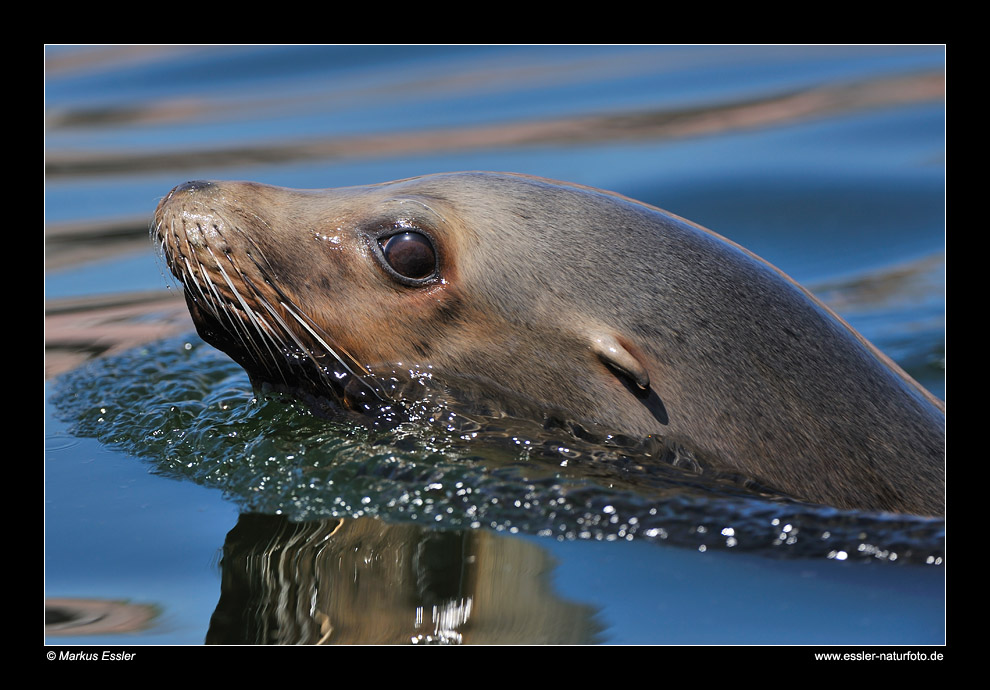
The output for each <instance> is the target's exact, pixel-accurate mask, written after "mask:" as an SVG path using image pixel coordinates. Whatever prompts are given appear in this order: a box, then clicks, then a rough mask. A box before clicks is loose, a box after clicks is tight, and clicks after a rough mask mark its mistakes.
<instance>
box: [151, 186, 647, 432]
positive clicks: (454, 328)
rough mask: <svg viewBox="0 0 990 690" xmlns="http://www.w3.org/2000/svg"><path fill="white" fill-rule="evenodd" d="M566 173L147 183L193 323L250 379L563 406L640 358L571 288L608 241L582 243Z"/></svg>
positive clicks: (351, 392) (594, 401)
mask: <svg viewBox="0 0 990 690" xmlns="http://www.w3.org/2000/svg"><path fill="white" fill-rule="evenodd" d="M555 191H556V192H557V194H556V197H560V198H554V196H555V195H554V194H553V192H555ZM569 191H570V190H567V189H566V188H562V187H559V186H556V185H552V184H550V183H548V182H545V181H541V180H537V179H535V178H526V177H522V176H518V177H516V176H496V175H487V174H478V175H472V174H460V175H452V176H433V177H426V178H414V179H410V180H404V181H399V182H394V183H386V184H381V185H372V186H367V187H352V188H344V189H336V190H317V191H312V190H310V191H307V190H289V189H283V188H278V187H272V186H267V185H261V184H257V183H251V182H202V181H196V182H188V183H185V184H183V185H179V186H178V187H176V188H175V189H173V190H172V191H171V192H170V193H169V194H168V196H166V197H165V198H164V199H163V200H162V202H161V203H160V204H159V207H158V209H157V211H156V217H155V224H154V229H155V233H156V238H157V240H158V242H159V243H160V244H161V246H162V249H163V253H164V255H165V256H166V258H167V260H168V264H169V266H170V268H171V270H172V272H173V273H174V274H175V275H176V276H177V277H178V278H179V279H180V280H181V281H182V283H183V285H184V287H185V294H186V297H187V302H188V304H189V308H190V311H191V313H192V315H193V318H194V321H195V323H196V326H197V329H198V330H199V332H200V334H201V335H202V337H203V338H204V339H205V340H206V341H207V342H210V343H211V344H213V345H215V346H216V347H218V348H220V349H222V350H224V351H225V352H227V353H228V354H229V355H230V356H231V357H233V358H234V359H235V360H236V361H237V362H238V363H240V364H241V365H242V366H243V367H244V368H245V369H246V370H247V371H248V372H249V373H250V374H251V376H252V378H253V379H254V380H255V381H257V382H265V383H268V384H270V385H273V386H276V387H283V388H285V389H288V390H292V391H293V392H294V393H297V394H299V393H301V394H303V395H304V396H306V397H307V398H309V399H314V398H326V399H327V400H330V401H334V402H337V403H340V404H342V405H343V406H344V407H346V408H349V409H360V408H362V407H368V406H373V405H376V404H378V405H380V404H381V403H382V402H386V403H388V404H391V403H393V402H395V401H396V399H397V398H402V397H405V396H409V395H415V394H416V393H415V389H416V388H417V387H419V388H421V389H422V390H423V391H424V392H425V391H426V390H429V391H431V392H433V393H436V392H437V391H439V390H442V391H444V394H445V395H447V396H448V397H456V398H458V399H460V400H461V401H462V402H463V401H464V400H466V399H471V400H473V401H474V402H475V403H478V404H482V405H484V406H488V407H498V406H505V405H508V406H510V407H521V408H531V409H539V410H544V411H549V412H551V413H559V414H562V415H563V414H567V415H570V414H571V413H570V410H572V409H581V410H586V411H589V412H590V411H593V410H594V409H596V408H603V409H606V408H607V407H608V405H609V404H610V403H609V401H608V398H609V396H610V394H611V395H614V396H620V395H627V394H628V391H627V389H628V388H629V387H630V382H631V384H632V385H631V387H632V388H633V389H636V390H640V391H642V390H645V389H646V388H647V386H648V382H649V374H648V373H647V371H646V370H645V368H644V367H642V366H641V365H640V364H639V362H638V361H637V360H636V359H635V357H633V356H632V355H631V354H629V352H627V351H626V347H630V348H631V346H628V345H626V344H624V343H623V342H622V340H621V338H620V336H618V335H617V334H616V333H614V332H613V331H612V330H610V329H609V328H608V327H607V326H606V325H605V324H603V323H601V322H600V321H599V317H598V314H597V313H596V312H597V311H601V310H596V309H593V308H591V305H589V304H587V301H586V300H580V299H578V300H574V299H572V297H573V294H574V291H575V289H576V288H575V285H580V284H583V283H587V282H588V281H589V279H590V278H592V277H594V276H595V275H597V274H598V273H600V272H601V270H602V267H603V264H605V263H607V262H608V261H615V260H616V259H615V257H614V255H613V256H612V257H611V258H606V257H605V256H596V255H595V254H596V251H595V250H596V244H597V243H595V242H591V243H589V238H588V235H587V232H586V231H584V230H582V229H581V228H582V224H584V223H586V216H585V215H584V214H585V213H587V212H588V210H587V209H586V208H585V209H582V208H580V207H575V204H574V200H573V199H570V200H569V199H568V198H567V196H568V193H565V194H563V195H562V194H560V192H569ZM571 193H572V192H571ZM580 194H586V192H581V193H580ZM534 208H536V209H539V211H540V212H539V213H538V214H536V213H534ZM598 249H600V248H598ZM534 265H537V266H541V267H542V268H541V269H540V270H538V271H537V272H535V273H534V271H533V269H532V267H533V266H534ZM578 289H585V288H578ZM605 311H606V312H607V311H609V310H605ZM610 367H611V368H610ZM615 372H621V373H622V377H620V378H617V377H616V375H615ZM599 379H600V380H599ZM610 389H614V390H611V391H610ZM661 414H662V412H661ZM582 416H583V417H586V419H585V421H587V422H607V421H608V418H607V416H605V418H604V419H600V418H597V417H596V415H594V414H584V415H582ZM651 416H652V415H651ZM653 419H654V420H655V419H656V417H655V416H653ZM575 421H580V420H575Z"/></svg>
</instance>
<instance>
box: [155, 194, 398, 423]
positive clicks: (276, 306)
mask: <svg viewBox="0 0 990 690" xmlns="http://www.w3.org/2000/svg"><path fill="white" fill-rule="evenodd" d="M212 189H213V185H212V183H209V182H188V183H185V184H183V185H179V186H178V187H176V188H175V189H173V190H172V191H171V192H170V193H169V194H168V196H166V197H165V198H164V199H163V200H162V202H161V203H160V204H159V206H158V208H157V210H156V212H155V219H154V222H153V225H152V228H151V233H152V237H153V239H154V240H155V241H156V243H157V244H158V246H159V249H160V252H161V255H162V256H163V257H164V259H165V262H166V264H167V265H168V267H169V270H170V271H171V272H172V274H173V275H174V276H175V277H176V278H177V279H178V280H179V282H180V283H181V284H182V287H183V292H184V294H185V298H186V304H187V305H188V308H189V312H190V314H191V316H192V318H193V322H194V324H195V325H196V330H197V332H198V333H199V335H200V337H202V338H203V340H205V341H206V342H208V343H210V344H211V345H213V346H214V347H216V348H218V349H220V350H222V351H223V352H225V353H226V354H227V355H229V356H230V357H231V358H232V359H234V360H235V361H236V362H237V363H238V364H240V365H241V366H242V367H243V368H244V369H245V370H246V371H247V373H248V375H249V376H250V377H251V380H252V383H253V384H254V385H255V386H256V387H260V388H264V389H270V390H275V391H277V392H282V393H288V394H291V395H293V396H296V397H300V398H303V399H306V400H307V401H308V402H310V404H311V406H312V407H313V408H314V409H316V410H322V411H326V412H328V413H329V414H331V415H334V414H335V413H336V412H339V411H344V410H353V411H361V412H367V411H369V410H371V409H374V408H380V407H382V406H384V405H387V404H390V403H391V400H390V399H389V396H388V395H387V394H386V393H385V391H384V389H383V388H382V386H381V385H380V384H379V383H378V382H377V380H376V379H375V378H374V377H373V376H372V375H371V374H370V373H369V372H368V371H366V370H365V368H364V367H362V366H361V364H360V363H359V362H357V361H356V360H355V359H354V358H353V357H352V356H351V355H350V354H348V353H347V352H346V351H345V350H344V349H343V348H342V347H340V345H339V344H338V343H336V342H335V340H334V338H333V336H332V335H331V334H329V333H327V332H326V330H325V329H323V328H322V327H320V326H319V325H318V324H317V323H316V322H315V321H314V320H313V319H312V318H310V317H309V316H308V315H307V314H306V312H305V310H304V309H302V308H301V307H300V306H299V305H298V304H296V302H295V301H294V300H293V299H292V298H291V296H290V295H289V294H288V293H287V292H286V291H285V290H284V289H282V288H281V287H280V286H279V284H278V280H277V278H276V276H275V272H274V271H273V270H272V269H271V264H270V262H269V261H268V259H267V258H266V256H265V253H264V252H263V251H262V249H261V248H260V247H259V246H258V244H257V243H256V242H254V241H253V240H252V238H251V233H250V232H248V231H246V230H244V229H242V228H241V226H240V223H239V221H238V219H236V218H234V217H233V216H232V215H231V214H226V213H224V212H223V211H221V210H218V207H219V204H216V203H210V202H209V201H208V196H209V193H210V192H211V190H212Z"/></svg>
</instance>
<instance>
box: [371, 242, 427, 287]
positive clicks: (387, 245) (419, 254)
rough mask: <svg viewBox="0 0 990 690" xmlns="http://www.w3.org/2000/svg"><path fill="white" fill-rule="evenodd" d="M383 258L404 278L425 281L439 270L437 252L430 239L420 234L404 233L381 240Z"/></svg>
mask: <svg viewBox="0 0 990 690" xmlns="http://www.w3.org/2000/svg"><path fill="white" fill-rule="evenodd" d="M380 244H381V248H382V256H383V257H384V258H385V261H386V262H387V263H388V265H389V267H390V268H391V269H392V270H393V271H395V272H396V273H397V274H399V276H400V277H402V278H407V279H409V280H423V279H424V278H429V277H430V276H431V275H433V273H434V271H436V268H437V252H436V249H434V248H433V243H432V242H431V241H430V239H429V238H428V237H427V236H426V235H423V234H421V233H418V232H402V233H399V234H396V235H392V236H391V237H386V238H384V239H382V240H380Z"/></svg>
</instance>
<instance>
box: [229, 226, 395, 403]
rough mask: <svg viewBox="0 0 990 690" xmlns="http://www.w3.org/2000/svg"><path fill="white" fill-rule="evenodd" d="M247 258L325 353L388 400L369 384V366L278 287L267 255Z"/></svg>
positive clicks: (318, 367) (245, 276)
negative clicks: (319, 328)
mask: <svg viewBox="0 0 990 690" xmlns="http://www.w3.org/2000/svg"><path fill="white" fill-rule="evenodd" d="M248 242H249V244H251V245H252V246H255V247H256V243H254V242H253V241H252V240H250V239H249V240H248ZM246 255H247V257H248V259H250V261H251V262H252V263H253V264H254V266H255V268H257V269H258V272H259V273H260V274H261V275H262V277H263V278H265V284H266V285H268V286H269V287H270V288H271V289H272V290H273V291H274V292H275V294H276V295H277V296H278V297H279V304H280V305H281V306H282V308H283V309H284V310H285V311H286V313H287V314H289V315H290V316H291V317H292V318H293V319H295V321H296V322H297V323H298V324H299V325H300V326H302V327H303V328H304V329H305V330H306V332H307V333H309V335H310V336H311V337H312V338H313V339H314V340H315V341H316V342H317V344H318V345H319V346H320V347H321V348H322V349H323V350H324V351H325V352H327V353H328V354H329V355H330V356H332V357H333V358H334V359H335V360H337V362H338V363H339V364H340V366H342V367H343V368H344V370H345V371H346V372H347V373H348V374H350V375H351V376H353V377H354V378H355V379H356V380H358V381H360V382H361V383H362V384H364V385H365V387H367V388H368V389H369V390H370V391H371V392H372V393H374V394H375V395H376V396H377V397H379V398H382V399H385V400H387V399H388V396H387V395H386V394H385V393H384V391H382V390H381V389H380V388H379V387H377V386H375V385H372V384H371V383H370V382H369V380H374V378H373V377H372V376H371V373H370V372H368V371H367V369H365V367H364V366H362V365H361V363H360V362H359V361H358V360H357V359H356V358H355V357H354V356H352V355H351V354H350V353H349V352H347V350H345V349H344V348H343V347H341V346H340V345H339V344H338V343H336V342H334V344H333V345H331V344H330V342H331V341H333V340H334V339H333V338H332V337H331V336H330V335H329V334H328V333H327V332H326V331H323V332H322V334H321V333H318V332H317V330H316V328H315V323H314V322H313V320H312V319H311V318H310V317H309V316H306V315H305V313H304V312H303V310H302V309H301V308H300V307H299V306H298V305H296V304H295V302H294V301H293V300H292V299H291V298H290V297H289V296H288V295H287V294H286V293H285V291H283V290H282V289H281V288H280V287H279V286H278V284H277V281H276V280H274V279H273V276H272V275H269V273H268V271H267V270H266V268H267V269H270V270H271V271H272V273H274V269H272V267H271V264H270V262H268V259H267V257H265V254H264V252H263V251H261V250H260V249H258V251H257V252H246ZM257 256H261V257H263V258H264V259H265V262H266V264H268V265H267V267H266V266H263V265H261V264H260V263H259V261H258V259H257V258H256V257H257ZM242 277H243V279H244V281H245V283H247V284H248V285H249V286H250V287H251V289H252V290H253V291H254V293H255V294H256V295H258V297H259V298H260V299H261V300H262V303H263V304H264V306H265V307H266V308H267V309H268V310H269V311H270V312H271V313H272V316H274V317H275V318H276V319H278V321H279V323H280V324H281V326H282V328H283V329H285V330H286V331H287V332H289V333H290V335H292V336H293V337H294V334H293V333H292V329H291V328H289V325H288V324H287V323H286V322H285V321H284V320H282V318H281V317H280V316H279V315H278V314H277V313H275V311H274V310H273V308H272V307H271V305H270V304H269V303H268V300H267V299H264V298H263V296H262V294H261V292H260V290H259V289H258V288H257V286H256V285H254V283H253V281H251V279H250V278H249V277H248V276H247V275H244V274H242ZM321 330H322V329H321ZM297 344H299V346H300V348H301V349H304V350H306V352H307V353H308V352H309V350H308V349H306V348H303V347H302V344H301V343H300V342H299V341H298V339H297ZM345 357H346V358H347V360H349V361H346V360H345V359H344V358H345ZM313 363H314V364H316V365H317V369H318V370H319V371H322V367H321V365H320V363H319V362H317V361H316V359H315V358H313Z"/></svg>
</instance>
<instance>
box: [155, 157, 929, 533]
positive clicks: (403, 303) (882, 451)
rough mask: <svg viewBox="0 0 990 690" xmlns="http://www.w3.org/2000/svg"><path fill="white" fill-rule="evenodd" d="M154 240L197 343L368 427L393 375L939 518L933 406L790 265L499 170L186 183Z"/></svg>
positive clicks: (656, 213)
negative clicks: (368, 180)
mask: <svg viewBox="0 0 990 690" xmlns="http://www.w3.org/2000/svg"><path fill="white" fill-rule="evenodd" d="M155 230H156V233H157V239H158V241H160V242H161V243H162V245H163V248H164V251H165V254H166V256H167V258H168V261H169V264H170V266H171V268H172V271H173V272H174V273H175V274H176V275H177V276H178V277H179V278H180V279H181V280H182V282H183V283H184V284H185V289H186V295H187V301H188V304H189V307H190V310H191V312H192V314H193V317H194V319H195V321H196V324H197V328H198V329H199V331H200V333H201V335H202V336H203V337H204V339H205V340H207V341H208V342H211V343H213V344H214V345H216V346H218V347H219V348H221V349H223V350H224V351H226V352H227V353H228V354H230V355H231V356H232V357H233V358H234V359H235V360H237V361H238V362H239V363H240V364H241V365H242V366H244V367H245V368H246V369H247V370H248V372H249V373H250V374H251V375H252V378H253V379H255V380H263V381H267V382H270V383H273V384H275V385H284V386H285V387H287V388H289V389H292V390H294V391H295V392H297V393H299V394H301V395H304V396H308V397H310V398H313V397H314V396H315V397H316V398H320V397H322V398H326V397H328V396H330V395H331V394H332V395H333V397H334V398H336V399H337V400H338V401H342V402H343V403H344V404H345V406H347V407H351V408H357V407H360V406H361V405H363V404H364V401H368V402H370V401H372V400H375V399H388V398H389V397H390V396H392V395H394V394H392V393H390V392H389V391H388V388H389V385H390V383H389V382H391V381H394V380H396V379H397V378H399V375H398V372H400V371H405V372H407V373H406V376H405V378H406V379H409V378H410V376H409V375H410V374H411V375H412V377H411V378H412V385H414V384H417V383H420V384H429V386H428V388H429V389H430V390H440V391H446V392H447V394H449V395H452V396H454V397H455V398H456V397H458V396H461V397H465V398H467V397H473V398H474V399H487V400H488V401H489V402H490V403H491V404H493V405H494V404H496V403H495V402H493V401H497V405H499V406H502V405H504V406H506V407H509V408H511V409H512V410H513V412H515V413H518V411H519V410H540V411H542V413H544V414H547V415H550V416H551V417H555V418H562V419H566V420H571V421H573V422H576V423H578V424H581V425H583V426H585V427H586V428H595V429H599V430H601V429H604V430H609V431H613V432H619V433H624V434H628V435H639V436H642V435H647V434H656V435H659V436H662V437H664V438H665V439H666V440H667V441H668V442H670V443H673V444H677V445H678V446H679V447H682V448H685V449H687V450H688V451H689V452H690V453H691V454H692V455H693V456H694V458H696V459H697V460H698V462H699V463H700V465H701V466H702V467H709V468H712V469H714V470H717V471H724V472H729V473H740V474H742V475H745V476H748V477H752V478H755V479H758V480H761V481H763V482H765V483H767V484H769V485H771V486H774V487H776V488H778V489H780V490H782V491H784V492H786V493H789V494H790V495H792V496H795V497H798V498H802V499H806V500H810V501H815V502H820V503H826V504H830V505H835V506H839V507H847V508H859V509H879V510H893V511H904V512H914V513H919V514H929V515H932V514H941V512H942V510H943V486H944V484H943V466H942V465H943V444H944V414H943V412H942V410H941V406H940V404H939V403H938V401H937V400H936V399H935V398H933V397H932V396H930V395H929V394H928V393H927V392H925V391H924V390H923V389H922V388H921V387H920V386H919V385H918V384H917V383H915V382H914V381H913V380H912V379H911V378H910V377H908V376H907V375H906V374H905V373H904V372H902V371H901V370H900V369H899V368H898V367H896V365H894V364H892V363H891V362H890V361H889V360H888V359H887V358H886V357H884V356H883V355H882V354H880V353H879V352H878V351H877V350H876V349H875V348H874V347H873V346H872V345H870V344H869V343H868V342H866V341H865V340H864V339H863V338H862V336H860V335H859V334H857V333H856V332H855V331H853V330H852V329H851V328H849V326H847V325H846V324H845V323H844V322H842V321H841V320H840V319H838V317H836V316H835V315H834V314H832V313H831V312H830V311H829V310H828V309H827V308H826V307H825V306H824V305H822V304H821V303H819V302H818V301H817V300H816V299H814V298H813V297H812V296H811V295H810V294H808V293H807V292H806V291H805V290H804V289H802V288H801V287H799V286H798V285H796V284H795V283H794V282H793V281H791V280H790V279H789V278H787V277H786V276H785V275H783V274H782V273H781V272H780V271H779V270H777V269H775V268H774V267H772V266H770V265H768V264H767V263H766V262H764V261H762V260H761V259H759V258H757V257H755V256H754V255H752V254H750V253H749V252H747V251H746V250H744V249H741V248H740V247H738V246H736V245H734V244H732V243H731V242H729V241H727V240H725V239H724V238H721V237H719V236H718V235H715V234H714V233H711V232H709V231H707V230H705V229H703V228H700V227H698V226H696V225H693V224H692V223H689V222H687V221H685V220H683V219H680V218H677V217H675V216H671V215H669V214H667V213H665V212H663V211H660V210H659V209H656V208H653V207H651V206H647V205H645V204H641V203H638V202H635V201H632V200H629V199H626V198H624V197H621V196H619V195H616V194H611V193H609V192H603V191H600V190H595V189H590V188H586V187H580V186H577V185H571V184H566V183H559V182H553V181H549V180H542V179H537V178H532V177H526V176H520V175H509V174H494V173H458V174H447V175H434V176H426V177H420V178H413V179H409V180H402V181H398V182H391V183H386V184H381V185H373V186H368V187H352V188H344V189H336V190H318V191H313V190H309V191H299V190H288V189H281V188H276V187H269V186H264V185H259V184H254V183H243V182H237V183H233V182H231V183H228V182H217V183H212V182H191V183H186V184H184V185H180V186H179V187H177V188H176V189H174V190H173V191H172V192H171V193H170V194H169V195H168V197H166V198H165V199H164V200H163V201H162V202H161V204H160V205H159V207H158V210H157V213H156V222H155ZM409 385H410V384H409V382H408V381H407V388H408V386H409ZM423 390H427V386H424V388H423ZM403 395H408V393H407V392H406V393H403Z"/></svg>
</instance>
